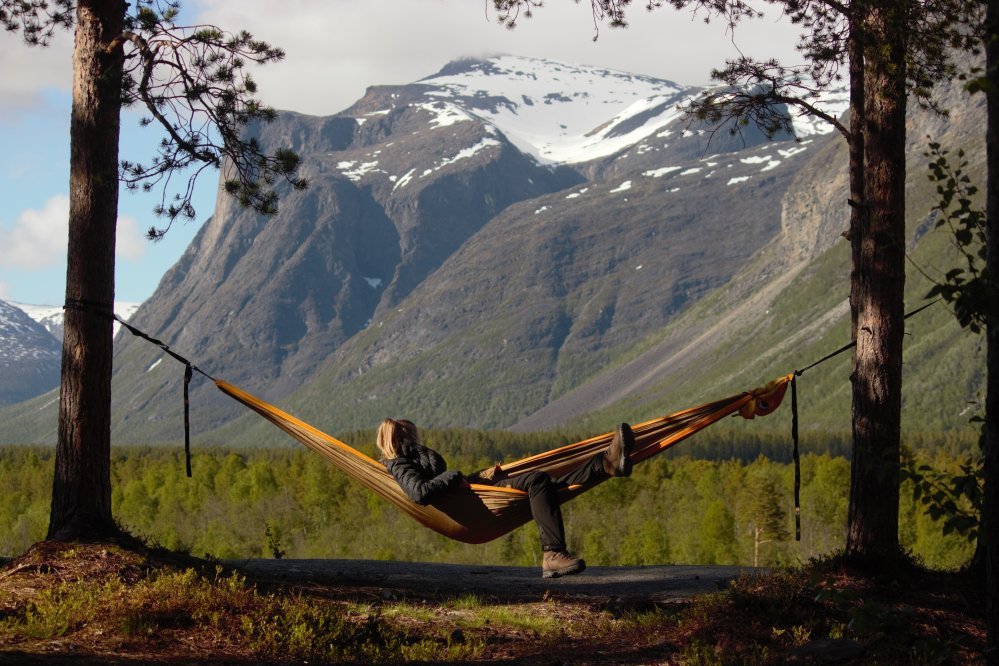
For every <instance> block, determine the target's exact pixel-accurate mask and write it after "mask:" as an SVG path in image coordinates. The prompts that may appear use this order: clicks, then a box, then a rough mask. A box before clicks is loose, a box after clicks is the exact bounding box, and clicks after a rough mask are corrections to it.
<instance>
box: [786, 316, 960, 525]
mask: <svg viewBox="0 0 999 666" xmlns="http://www.w3.org/2000/svg"><path fill="white" fill-rule="evenodd" d="M939 300H940V299H939V298H938V299H936V300H933V301H930V302H929V303H927V304H926V305H923V306H920V307H918V308H916V309H915V310H913V311H912V312H909V313H908V314H906V315H905V316H904V317H903V320H906V319H908V318H909V317H912V316H914V315H917V314H919V313H920V312H922V311H923V310H925V309H926V308H928V307H930V306H931V305H934V304H935V303H936V302H937V301H939ZM856 346H857V341H856V340H854V341H852V342H850V343H849V344H845V345H843V346H842V347H840V348H839V349H837V350H836V351H834V352H832V353H831V354H826V355H825V356H823V357H822V358H820V359H819V360H818V361H815V362H814V363H811V364H809V365H806V366H805V367H804V368H802V369H801V370H795V371H794V373H793V376H792V377H791V440H792V441H793V443H794V540H795V541H801V497H800V495H801V460H800V458H799V454H798V377H800V376H801V375H802V374H804V372H805V371H806V370H811V369H812V368H814V367H815V366H817V365H819V364H820V363H825V362H826V361H828V360H829V359H831V358H833V357H835V356H839V355H840V354H842V353H843V352H845V351H848V350H850V349H853V348H854V347H856Z"/></svg>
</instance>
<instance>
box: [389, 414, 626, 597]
mask: <svg viewBox="0 0 999 666" xmlns="http://www.w3.org/2000/svg"><path fill="white" fill-rule="evenodd" d="M634 442H635V436H634V434H633V433H632V432H631V427H630V426H629V425H628V424H627V423H622V424H621V425H620V426H618V428H617V431H616V433H615V434H614V439H613V440H612V441H611V444H610V447H609V448H608V449H607V451H606V452H600V453H597V454H596V455H594V456H593V457H592V458H590V459H589V460H588V461H586V462H585V463H583V464H582V465H580V466H579V467H578V468H576V469H575V470H573V471H571V472H569V473H568V474H565V475H563V476H560V477H558V478H556V479H553V478H552V477H551V476H549V475H548V473H547V472H542V471H537V470H536V471H533V472H528V473H526V474H519V475H516V476H511V477H501V476H500V475H501V474H502V472H501V471H500V470H499V466H498V465H497V466H496V467H495V468H493V469H491V470H489V472H490V473H489V474H484V473H479V474H478V475H476V477H475V478H474V481H475V483H486V484H490V485H496V486H505V487H507V488H516V489H517V490H522V491H524V492H526V493H527V494H528V497H529V498H530V503H531V515H532V516H533V517H534V520H535V522H537V524H538V528H539V530H540V531H541V550H542V552H543V557H542V565H541V575H542V577H543V578H557V577H559V576H569V575H572V574H577V573H580V572H581V571H583V569H585V568H586V563H585V562H584V561H583V560H582V559H580V558H578V557H575V556H573V555H572V554H570V553H569V551H568V550H567V549H566V542H565V527H564V525H563V523H562V510H561V507H560V505H559V499H558V493H557V489H558V487H559V486H566V485H576V484H586V483H589V482H591V481H594V480H596V479H605V478H607V477H611V476H629V475H631V460H629V458H628V454H629V453H630V452H631V448H632V446H633V445H634ZM377 443H378V450H379V451H380V452H381V454H382V456H384V460H383V461H382V462H383V463H384V464H385V466H386V467H387V468H388V471H389V472H390V473H391V474H392V476H393V477H394V478H395V480H396V482H398V484H399V485H400V486H401V487H402V489H403V490H404V491H405V493H406V494H407V495H408V496H409V498H410V499H411V500H413V501H414V502H416V503H418V504H428V503H430V501H431V500H433V499H434V498H435V497H436V496H438V495H439V494H441V493H446V492H448V490H449V489H451V488H456V487H460V486H467V485H468V483H469V480H468V479H466V478H465V477H464V476H463V475H462V473H461V472H459V471H457V470H452V471H448V469H447V464H446V463H445V462H444V458H442V457H441V456H440V454H439V453H437V452H436V451H434V450H433V449H429V448H427V447H425V446H422V445H421V444H420V436H419V432H418V431H417V429H416V426H415V425H414V424H413V422H412V421H407V420H405V419H401V420H398V421H397V420H394V419H385V420H384V421H382V424H381V425H380V426H379V427H378V435H377ZM493 474H495V476H494V475H493Z"/></svg>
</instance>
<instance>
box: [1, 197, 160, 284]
mask: <svg viewBox="0 0 999 666" xmlns="http://www.w3.org/2000/svg"><path fill="white" fill-rule="evenodd" d="M68 224H69V197H67V196H66V195H64V194H57V195H55V196H53V197H51V198H49V200H48V201H46V202H45V204H44V205H43V206H42V208H41V209H39V210H26V211H24V212H23V213H21V215H20V216H19V217H18V218H17V221H16V222H14V224H13V225H12V226H11V227H9V228H0V265H2V266H4V267H5V268H20V269H24V270H28V271H39V270H42V269H45V268H50V267H52V266H57V265H59V264H61V263H62V262H64V261H65V258H66V244H67V229H68ZM144 252H145V241H144V237H143V233H142V231H141V230H140V229H139V223H138V222H137V221H136V220H135V218H133V217H130V216H127V215H124V216H122V217H119V218H118V231H117V240H116V244H115V254H116V256H118V257H120V258H122V259H126V260H128V261H136V260H137V259H139V258H140V257H141V256H142V254H143V253H144Z"/></svg>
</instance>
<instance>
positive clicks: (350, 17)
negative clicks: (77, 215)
mask: <svg viewBox="0 0 999 666" xmlns="http://www.w3.org/2000/svg"><path fill="white" fill-rule="evenodd" d="M588 4H589V3H585V2H584V3H582V4H579V5H577V4H575V3H574V2H572V0H548V2H547V3H546V5H545V6H544V7H543V8H542V9H540V10H538V11H537V13H536V15H535V17H534V18H533V19H530V20H522V21H521V23H520V26H519V27H518V28H517V29H515V30H512V31H511V30H507V29H505V28H503V27H501V26H499V25H497V24H496V22H495V16H494V15H493V13H492V12H491V10H489V8H490V7H491V5H492V2H491V1H489V0H481V1H480V2H475V1H473V0H364V1H363V2H357V0H284V2H282V3H281V7H282V8H283V11H282V12H280V13H275V12H274V11H273V7H274V6H275V5H274V3H273V2H267V1H266V0H240V1H236V0H200V1H199V2H186V3H184V5H183V7H182V13H181V22H182V23H185V24H193V23H212V24H215V25H218V26H221V27H224V28H227V29H240V28H245V29H248V30H249V31H250V32H252V33H253V34H254V35H255V36H257V37H259V38H261V39H264V40H267V41H269V42H270V43H271V44H273V45H275V46H280V47H282V48H283V49H285V51H286V52H287V58H286V59H285V60H284V61H283V62H280V63H277V64H273V65H267V66H265V67H262V68H259V69H256V68H255V69H254V70H253V76H254V78H255V79H256V80H257V81H258V83H259V84H260V92H261V96H262V97H263V99H264V101H266V102H267V103H269V104H271V105H272V106H274V107H276V108H278V109H288V110H294V111H299V112H303V113H311V114H317V115H323V114H332V113H336V112H337V111H340V110H342V109H344V108H346V107H347V106H349V105H350V104H351V103H352V102H353V101H355V100H356V99H358V98H359V97H360V96H362V95H363V94H364V90H365V88H366V87H367V86H369V85H379V84H392V83H408V82H411V81H415V80H417V79H419V78H422V77H424V76H429V75H430V74H433V73H434V72H436V71H437V70H439V69H440V68H441V67H442V66H443V65H444V64H445V63H447V62H448V61H450V60H452V59H454V58H458V57H462V56H468V55H472V56H474V55H491V54H496V53H511V54H515V55H523V56H534V57H546V58H552V59H556V60H563V61H567V62H573V63H580V64H588V65H597V66H601V67H607V68H611V69H619V70H623V71H629V72H634V73H638V74H647V75H651V76H658V77H661V78H665V79H670V80H673V81H677V82H679V83H684V84H703V83H707V82H708V80H709V74H710V70H711V68H712V67H718V66H720V65H722V64H723V62H724V60H725V58H731V57H735V56H736V55H738V53H739V52H740V51H741V52H743V53H745V54H747V55H752V56H754V57H757V58H764V57H771V56H773V57H778V58H781V59H783V60H784V61H785V62H787V63H795V62H797V59H796V57H795V55H794V52H793V44H794V42H795V41H796V40H795V35H796V32H795V30H794V28H793V27H792V26H790V25H789V23H788V22H786V21H781V20H780V18H779V17H774V18H770V17H767V18H764V19H762V20H758V21H754V22H751V23H746V24H744V25H743V26H740V27H739V28H737V30H736V32H735V34H734V35H733V34H731V33H729V32H727V31H726V28H725V26H724V25H722V24H721V23H718V22H714V23H711V24H708V25H705V24H704V22H703V20H702V18H703V17H701V16H692V15H690V14H684V13H678V12H676V11H674V10H672V9H669V8H663V9H660V10H657V11H656V12H653V13H651V14H647V13H646V12H645V11H644V9H643V8H642V6H641V3H636V5H635V6H634V8H633V9H632V10H631V27H629V28H628V29H627V30H611V29H609V28H602V29H601V30H600V34H599V39H598V40H597V41H595V42H594V41H593V39H592V38H593V35H594V26H593V20H592V18H591V16H590V12H589V7H588ZM71 47H72V40H71V36H70V35H61V36H59V37H58V38H57V39H56V40H55V41H54V43H53V44H52V46H50V47H49V48H47V49H31V48H28V47H26V46H23V45H22V43H21V42H20V41H19V40H18V39H16V38H15V37H13V36H11V35H9V34H4V35H0V62H3V63H4V76H3V77H0V147H2V150H0V299H3V300H9V301H15V302H21V303H31V304H49V305H58V304H60V303H61V302H62V299H63V295H64V289H65V251H66V248H65V245H66V240H65V234H66V232H65V229H66V216H67V212H68V198H67V197H68V191H69V188H68V180H69V176H68V163H69V108H70V98H69V84H70V70H69V68H70V50H71ZM137 120H138V116H137V115H134V114H131V113H126V116H125V117H124V118H123V119H122V143H121V151H122V157H123V158H125V159H135V160H148V159H149V157H150V156H151V155H152V148H153V147H154V146H155V144H156V142H157V141H158V139H159V135H158V134H156V133H155V132H154V130H153V129H151V128H140V127H139V126H138V122H137ZM207 175H208V176H209V177H208V178H202V179H201V181H200V183H199V186H198V191H197V194H196V199H195V206H196V208H197V211H198V215H197V218H196V220H195V221H193V222H187V223H183V222H178V223H177V224H176V225H175V226H174V227H173V228H172V229H171V231H170V232H169V233H168V234H167V236H166V238H165V239H164V240H162V241H160V242H157V243H150V242H149V241H146V240H145V239H144V232H145V230H146V229H147V228H148V227H149V226H151V225H155V224H158V222H159V220H158V219H157V218H156V217H155V216H154V215H153V214H152V208H153V206H154V205H155V204H156V203H157V201H158V195H137V194H133V193H129V192H124V191H123V192H122V194H121V197H120V206H119V221H118V226H119V229H118V253H117V254H118V256H117V263H116V276H117V279H116V299H117V300H119V301H131V302H140V301H142V300H145V299H146V298H148V297H149V296H150V295H151V294H152V293H153V291H154V290H155V288H156V285H157V284H158V283H159V280H160V278H161V277H162V275H163V273H164V272H165V271H166V270H167V269H169V267H170V266H171V265H173V263H174V262H176V261H177V259H178V258H179V257H180V255H181V254H182V253H183V251H184V249H185V248H186V247H187V245H188V244H189V243H190V241H191V239H192V238H193V236H194V234H195V233H196V232H197V230H198V228H199V227H200V225H201V224H202V223H203V222H204V221H205V220H206V219H207V218H208V217H209V216H210V215H211V213H212V208H213V206H214V201H215V188H216V186H217V184H218V181H217V174H214V173H211V174H207Z"/></svg>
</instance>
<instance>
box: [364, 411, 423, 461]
mask: <svg viewBox="0 0 999 666" xmlns="http://www.w3.org/2000/svg"><path fill="white" fill-rule="evenodd" d="M375 442H376V444H377V445H378V451H379V452H380V453H381V454H382V455H383V456H384V457H385V458H386V459H391V458H400V457H403V456H405V455H406V452H407V450H408V449H409V448H410V447H411V446H413V445H415V444H419V443H420V436H419V432H418V431H417V429H416V425H415V424H413V422H412V421H409V420H407V419H399V420H398V421H397V420H395V419H385V420H384V421H382V424H381V425H380V426H378V435H377V436H376V438H375Z"/></svg>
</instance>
